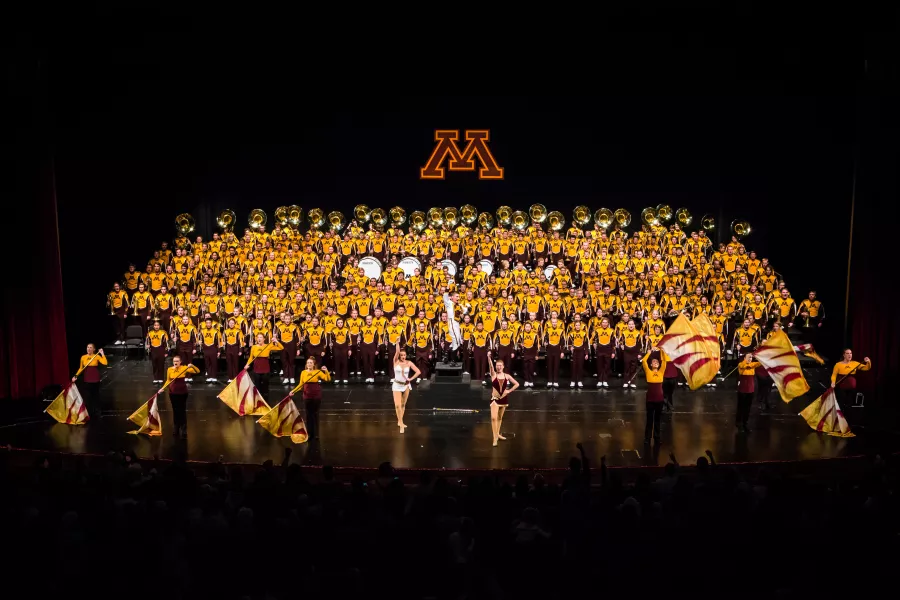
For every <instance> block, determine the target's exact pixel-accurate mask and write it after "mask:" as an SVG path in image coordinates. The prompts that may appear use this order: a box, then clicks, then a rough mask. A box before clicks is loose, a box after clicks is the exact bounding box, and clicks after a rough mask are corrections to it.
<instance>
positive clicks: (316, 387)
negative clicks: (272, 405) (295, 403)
mask: <svg viewBox="0 0 900 600" xmlns="http://www.w3.org/2000/svg"><path fill="white" fill-rule="evenodd" d="M316 365H317V363H316V359H315V357H313V356H310V357H308V358H307V359H306V369H304V370H303V371H300V377H299V379H300V381H299V382H298V383H297V387H295V388H294V389H292V390H291V391H290V393H289V395H290V396H291V397H293V396H294V394H296V393H297V392H298V391H300V390H303V408H304V412H305V413H306V419H304V421H305V423H306V432H307V434H308V435H309V439H312V440H317V439H319V409H320V408H321V406H322V383H321V382H323V381H330V380H331V373H329V372H328V367H326V366H324V365H322V367H320V368H316Z"/></svg>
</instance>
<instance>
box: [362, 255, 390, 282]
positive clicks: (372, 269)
mask: <svg viewBox="0 0 900 600" xmlns="http://www.w3.org/2000/svg"><path fill="white" fill-rule="evenodd" d="M359 268H360V269H362V270H363V273H365V274H366V277H367V278H369V279H378V278H379V277H381V272H382V271H383V270H384V267H383V266H382V264H381V261H380V260H378V259H377V258H375V257H374V256H367V257H365V258H361V259H359Z"/></svg>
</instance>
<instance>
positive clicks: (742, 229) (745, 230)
mask: <svg viewBox="0 0 900 600" xmlns="http://www.w3.org/2000/svg"><path fill="white" fill-rule="evenodd" d="M731 230H732V231H733V232H734V234H735V235H736V236H738V237H739V238H743V237H747V236H748V235H750V231H751V227H750V223H748V222H747V221H743V220H740V221H732V222H731Z"/></svg>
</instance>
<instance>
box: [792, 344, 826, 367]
mask: <svg viewBox="0 0 900 600" xmlns="http://www.w3.org/2000/svg"><path fill="white" fill-rule="evenodd" d="M794 351H795V352H802V353H803V356H808V357H809V358H811V359H813V360H814V361H816V362H817V363H819V364H820V365H824V364H825V359H824V358H822V357H821V356H819V354H818V353H817V352H816V349H815V348H813V345H812V344H800V345H799V346H794Z"/></svg>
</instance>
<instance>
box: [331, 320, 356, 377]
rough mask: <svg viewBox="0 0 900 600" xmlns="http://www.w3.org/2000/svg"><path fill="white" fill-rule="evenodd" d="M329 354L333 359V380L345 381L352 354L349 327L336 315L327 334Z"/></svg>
mask: <svg viewBox="0 0 900 600" xmlns="http://www.w3.org/2000/svg"><path fill="white" fill-rule="evenodd" d="M329 343H330V346H331V356H332V359H333V361H334V382H335V383H338V382H343V383H347V381H348V377H349V371H348V370H347V369H348V365H349V363H350V357H351V356H352V355H353V347H352V346H351V336H350V328H349V327H347V325H346V324H345V323H344V319H343V318H342V317H338V318H337V321H335V323H334V327H333V328H332V329H331V333H330V334H329Z"/></svg>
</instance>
